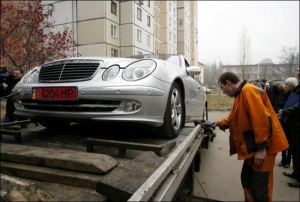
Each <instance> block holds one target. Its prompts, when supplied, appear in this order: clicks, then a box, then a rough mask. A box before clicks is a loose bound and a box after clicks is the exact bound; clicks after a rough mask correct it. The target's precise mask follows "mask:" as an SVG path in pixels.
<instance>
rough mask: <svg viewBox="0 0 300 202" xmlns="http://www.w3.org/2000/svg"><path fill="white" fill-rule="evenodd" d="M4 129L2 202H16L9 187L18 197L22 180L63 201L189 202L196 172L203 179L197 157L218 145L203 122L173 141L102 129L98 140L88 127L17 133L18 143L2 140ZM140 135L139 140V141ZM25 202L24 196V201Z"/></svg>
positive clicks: (38, 128) (6, 136) (187, 128)
mask: <svg viewBox="0 0 300 202" xmlns="http://www.w3.org/2000/svg"><path fill="white" fill-rule="evenodd" d="M28 121H30V120H28ZM16 124H18V122H14V123H11V125H16ZM9 126H10V124H1V199H2V200H3V201H13V200H14V199H13V198H12V196H13V193H12V192H13V191H15V190H16V188H14V189H13V188H12V187H18V186H19V188H17V190H22V188H20V184H22V183H23V186H25V185H24V184H26V183H24V180H26V181H25V182H28V183H27V185H28V184H31V185H32V183H33V184H36V185H38V186H39V187H40V189H42V190H44V191H45V193H47V194H48V195H50V196H53V198H52V199H56V200H60V201H61V200H63V201H65V200H72V201H76V200H78V201H87V200H89V199H90V200H98V201H191V199H192V197H193V188H194V187H193V180H194V172H199V171H200V163H201V149H208V147H209V142H212V141H213V139H214V137H215V133H214V131H213V130H214V128H212V127H211V125H210V122H209V121H204V120H202V121H200V122H198V123H195V126H194V125H193V126H191V125H186V126H185V127H183V129H182V130H181V133H180V134H179V136H178V137H177V138H175V139H172V140H170V139H168V140H163V139H161V140H158V139H154V138H151V137H152V136H147V131H144V130H138V129H136V128H135V129H134V130H131V129H124V128H123V127H113V126H107V125H103V126H100V127H102V129H103V130H102V131H109V133H108V132H107V133H106V134H101V139H99V131H97V130H95V128H93V126H86V127H83V126H80V125H76V124H74V125H73V124H72V125H71V126H69V127H70V128H68V130H64V129H60V132H57V131H52V130H49V129H46V128H44V127H42V126H35V127H30V128H28V129H22V131H21V134H20V136H18V138H11V136H10V135H11V134H10V133H6V131H8V130H9ZM97 127H99V125H98V126H97ZM105 127H106V128H105ZM4 128H6V129H4ZM125 132H126V133H130V134H132V135H130V136H128V135H126V139H122V135H121V137H120V135H119V134H120V133H125ZM140 133H144V134H143V136H142V137H141V135H140ZM135 134H139V135H135ZM95 135H96V136H95ZM97 135H98V136H97ZM95 137H97V138H95ZM49 183H50V184H51V186H50V185H49ZM61 185H65V186H68V187H69V188H68V189H67V191H63V190H65V189H66V188H62V187H61ZM28 186H29V185H28ZM74 189H75V190H76V191H75V192H74ZM80 189H84V190H85V191H82V190H80ZM86 189H87V190H94V191H95V193H96V194H95V193H94V192H93V194H90V195H93V197H94V198H93V197H92V196H87V195H88V194H87V193H91V192H87V191H86ZM25 190H27V191H28V190H30V189H29V188H25ZM55 190H56V191H55ZM71 190H73V192H72V191H71ZM20 192H21V191H20ZM40 192H41V191H40ZM37 193H38V192H37V191H36V192H34V193H33V195H35V194H37ZM45 193H44V194H43V195H42V197H44V200H45V197H46V196H47V194H45ZM71 193H76V194H71ZM79 193H85V196H84V197H80V195H79ZM97 194H98V196H97ZM17 195H20V193H19V194H17ZM21 195H22V194H21ZM28 195H29V194H28V193H23V197H24V198H25V199H26V197H28ZM37 197H38V196H37ZM95 197H96V198H95ZM97 197H98V198H97ZM18 199H19V200H20V198H17V199H15V200H18ZM35 199H36V198H35ZM46 199H47V197H46ZM26 200H30V199H28V198H27V199H26ZM39 200H42V199H41V198H39ZM48 200H51V198H48Z"/></svg>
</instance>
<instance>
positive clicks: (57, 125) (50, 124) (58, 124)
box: [39, 121, 71, 130]
mask: <svg viewBox="0 0 300 202" xmlns="http://www.w3.org/2000/svg"><path fill="white" fill-rule="evenodd" d="M39 124H41V125H42V126H44V127H46V128H48V129H52V130H53V129H62V128H63V127H68V126H69V125H70V124H71V122H67V121H39Z"/></svg>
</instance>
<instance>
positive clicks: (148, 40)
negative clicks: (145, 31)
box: [147, 35, 150, 46]
mask: <svg viewBox="0 0 300 202" xmlns="http://www.w3.org/2000/svg"><path fill="white" fill-rule="evenodd" d="M147 44H148V46H150V35H147Z"/></svg>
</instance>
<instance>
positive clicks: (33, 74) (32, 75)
mask: <svg viewBox="0 0 300 202" xmlns="http://www.w3.org/2000/svg"><path fill="white" fill-rule="evenodd" d="M38 70H39V67H36V68H34V69H32V70H29V71H28V72H27V73H26V74H25V75H24V76H23V77H22V79H21V80H20V82H19V84H30V83H37V81H38V78H39V71H38Z"/></svg>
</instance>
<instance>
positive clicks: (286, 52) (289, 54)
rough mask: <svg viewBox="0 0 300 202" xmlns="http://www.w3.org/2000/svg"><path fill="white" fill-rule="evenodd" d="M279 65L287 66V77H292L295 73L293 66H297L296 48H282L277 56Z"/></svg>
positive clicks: (297, 52)
mask: <svg viewBox="0 0 300 202" xmlns="http://www.w3.org/2000/svg"><path fill="white" fill-rule="evenodd" d="M278 59H279V63H281V64H287V65H288V70H287V72H286V74H287V76H294V75H295V72H296V68H295V66H296V65H297V64H298V65H299V49H298V47H297V46H294V47H289V48H288V47H286V46H284V47H283V48H282V50H281V55H280V56H278Z"/></svg>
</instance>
